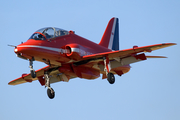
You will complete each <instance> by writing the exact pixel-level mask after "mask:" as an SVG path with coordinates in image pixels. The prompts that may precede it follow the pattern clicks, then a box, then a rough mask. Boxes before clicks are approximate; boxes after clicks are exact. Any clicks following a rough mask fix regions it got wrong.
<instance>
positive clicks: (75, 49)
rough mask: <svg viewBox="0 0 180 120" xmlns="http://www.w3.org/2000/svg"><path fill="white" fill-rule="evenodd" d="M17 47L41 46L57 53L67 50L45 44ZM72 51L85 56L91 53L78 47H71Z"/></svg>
mask: <svg viewBox="0 0 180 120" xmlns="http://www.w3.org/2000/svg"><path fill="white" fill-rule="evenodd" d="M17 47H31V48H41V49H45V50H51V51H55V52H58V53H61V54H63V53H67V52H68V51H66V49H61V48H52V47H45V46H37V45H21V46H17ZM71 51H72V52H77V53H79V54H80V56H85V55H92V54H93V53H91V52H86V51H84V50H82V49H79V48H71Z"/></svg>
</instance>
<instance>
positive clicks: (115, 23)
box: [99, 18, 119, 50]
mask: <svg viewBox="0 0 180 120" xmlns="http://www.w3.org/2000/svg"><path fill="white" fill-rule="evenodd" d="M99 45H101V46H103V47H106V48H108V49H111V50H119V20H118V18H112V19H111V20H110V21H109V23H108V25H107V27H106V30H105V31H104V34H103V36H102V38H101V41H100V43H99Z"/></svg>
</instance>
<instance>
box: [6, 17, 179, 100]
mask: <svg viewBox="0 0 180 120" xmlns="http://www.w3.org/2000/svg"><path fill="white" fill-rule="evenodd" d="M172 45H176V44H175V43H163V44H155V45H150V46H144V47H138V46H133V48H130V49H125V50H119V23H118V18H112V19H111V20H110V21H109V23H108V25H107V27H106V30H105V32H104V34H103V36H102V39H101V41H100V43H99V44H96V43H94V42H91V41H89V40H87V39H85V38H83V37H80V36H78V35H76V34H75V33H74V32H73V31H66V30H63V29H59V28H55V27H46V28H43V29H40V30H38V31H36V32H35V33H34V34H33V35H32V36H31V37H30V38H29V40H27V41H26V42H24V43H22V44H20V45H18V46H15V49H14V52H15V53H16V54H17V56H18V57H20V58H22V59H26V60H29V64H30V66H29V67H30V74H22V76H21V77H19V78H17V79H15V80H13V81H10V82H9V83H8V84H9V85H18V84H21V83H26V82H32V81H34V80H39V82H40V84H41V85H42V86H45V87H47V94H48V97H49V98H50V99H52V98H54V96H55V92H54V90H53V89H52V88H51V87H50V84H51V83H55V82H60V81H65V82H68V81H69V80H70V79H72V78H76V77H79V78H84V79H89V80H91V79H96V78H98V77H100V74H102V79H105V78H107V80H108V82H109V83H110V84H113V83H114V82H115V77H114V74H117V75H119V76H121V75H123V74H125V73H127V72H128V71H129V70H130V65H129V64H131V63H135V62H139V61H143V60H146V59H147V58H164V57H163V56H146V55H145V54H144V53H145V52H151V51H153V50H157V49H161V48H164V47H169V46H172ZM33 61H40V62H44V63H46V64H47V66H46V67H44V68H42V69H39V70H37V71H35V70H34V69H33Z"/></svg>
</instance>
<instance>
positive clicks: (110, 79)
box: [107, 73, 115, 84]
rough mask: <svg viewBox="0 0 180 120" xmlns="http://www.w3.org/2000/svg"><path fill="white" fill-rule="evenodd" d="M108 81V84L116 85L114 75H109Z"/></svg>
mask: <svg viewBox="0 0 180 120" xmlns="http://www.w3.org/2000/svg"><path fill="white" fill-rule="evenodd" d="M107 80H108V82H109V83H110V84H114V82H115V77H114V74H112V73H108V75H107Z"/></svg>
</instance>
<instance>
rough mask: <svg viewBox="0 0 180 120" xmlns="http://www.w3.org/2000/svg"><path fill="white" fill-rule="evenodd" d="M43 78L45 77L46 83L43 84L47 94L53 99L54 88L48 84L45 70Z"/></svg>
mask: <svg viewBox="0 0 180 120" xmlns="http://www.w3.org/2000/svg"><path fill="white" fill-rule="evenodd" d="M44 78H45V81H46V84H45V87H47V88H48V89H47V95H48V97H49V98H50V99H53V98H54V96H55V92H54V90H53V89H52V88H51V86H50V81H49V75H48V72H45V73H44Z"/></svg>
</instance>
